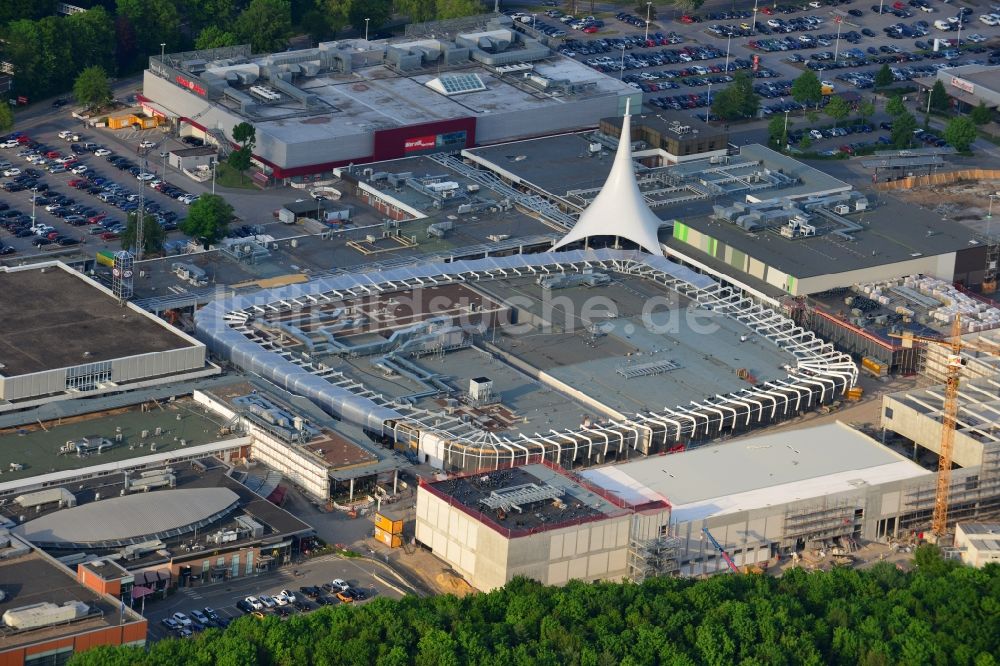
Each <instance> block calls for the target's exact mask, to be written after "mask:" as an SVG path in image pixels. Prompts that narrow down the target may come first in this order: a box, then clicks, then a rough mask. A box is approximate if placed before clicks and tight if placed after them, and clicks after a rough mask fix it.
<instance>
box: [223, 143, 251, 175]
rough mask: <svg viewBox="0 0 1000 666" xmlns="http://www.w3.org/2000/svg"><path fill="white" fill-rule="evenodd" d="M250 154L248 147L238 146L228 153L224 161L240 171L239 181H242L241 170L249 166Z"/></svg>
mask: <svg viewBox="0 0 1000 666" xmlns="http://www.w3.org/2000/svg"><path fill="white" fill-rule="evenodd" d="M251 157H252V154H251V152H250V149H249V148H240V149H239V150H234V151H233V152H231V153H229V157H227V158H226V163H227V164H229V166H231V167H232V168H233V169H235V170H236V171H239V172H240V182H243V172H244V171H246V170H247V169H249V168H250V164H251V161H250V160H251Z"/></svg>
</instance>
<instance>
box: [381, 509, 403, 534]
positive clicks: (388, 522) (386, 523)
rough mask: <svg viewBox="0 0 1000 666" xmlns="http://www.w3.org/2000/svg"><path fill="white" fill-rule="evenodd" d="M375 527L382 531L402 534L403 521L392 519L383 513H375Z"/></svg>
mask: <svg viewBox="0 0 1000 666" xmlns="http://www.w3.org/2000/svg"><path fill="white" fill-rule="evenodd" d="M375 527H376V528H378V529H380V530H382V531H383V532H388V533H389V534H402V533H403V521H402V520H393V519H392V518H390V517H389V516H386V515H385V514H381V513H376V514H375Z"/></svg>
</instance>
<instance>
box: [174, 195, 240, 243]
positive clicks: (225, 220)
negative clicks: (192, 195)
mask: <svg viewBox="0 0 1000 666" xmlns="http://www.w3.org/2000/svg"><path fill="white" fill-rule="evenodd" d="M232 219H233V207H232V206H230V205H229V204H228V203H227V202H226V200H225V199H223V198H222V197H221V196H219V195H217V194H202V195H201V196H200V197H198V198H197V199H196V200H195V202H194V203H192V204H191V206H190V207H189V208H188V214H187V217H186V218H184V221H183V222H182V223H181V231H183V232H184V233H186V234H187V235H188V236H191V237H192V238H198V239H201V241H202V243H204V244H205V247H206V248H207V247H208V246H209V245H211V244H212V243H214V242H215V241H217V240H219V239H220V238H222V237H223V236H225V235H226V230H227V228H228V226H229V222H230V220H232Z"/></svg>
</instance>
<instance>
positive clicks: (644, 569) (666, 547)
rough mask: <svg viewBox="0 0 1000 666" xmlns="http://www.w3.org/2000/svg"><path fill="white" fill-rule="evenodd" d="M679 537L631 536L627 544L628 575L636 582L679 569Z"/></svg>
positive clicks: (665, 574) (669, 573) (672, 572)
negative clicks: (651, 537)
mask: <svg viewBox="0 0 1000 666" xmlns="http://www.w3.org/2000/svg"><path fill="white" fill-rule="evenodd" d="M681 541H682V540H681V538H680V537H676V536H667V537H659V538H656V539H636V538H632V539H630V540H629V544H628V562H627V566H628V577H629V579H631V580H632V581H634V582H636V583H641V582H642V581H644V580H646V579H647V578H653V577H656V576H669V575H672V574H675V573H676V572H677V571H678V570H679V569H680V548H681Z"/></svg>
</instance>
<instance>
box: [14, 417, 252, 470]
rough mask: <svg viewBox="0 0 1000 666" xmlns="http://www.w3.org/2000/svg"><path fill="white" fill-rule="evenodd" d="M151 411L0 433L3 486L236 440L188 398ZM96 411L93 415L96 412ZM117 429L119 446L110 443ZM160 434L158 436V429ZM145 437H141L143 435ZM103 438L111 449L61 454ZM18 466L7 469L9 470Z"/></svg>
mask: <svg viewBox="0 0 1000 666" xmlns="http://www.w3.org/2000/svg"><path fill="white" fill-rule="evenodd" d="M150 404H151V406H152V407H153V409H151V410H148V411H143V410H142V409H141V408H140V407H139V406H135V407H126V408H119V409H108V410H106V411H97V412H91V413H89V414H82V415H79V416H68V417H65V418H59V419H57V420H55V421H48V422H45V427H44V428H43V427H42V426H41V425H39V424H38V423H30V424H26V425H21V426H17V427H12V428H7V429H0V440H2V441H3V445H2V446H0V469H2V470H3V476H2V477H0V479H2V481H3V482H8V481H13V480H16V479H25V478H29V477H33V476H38V475H40V474H49V473H51V472H62V471H67V470H77V469H81V470H82V469H85V468H87V467H93V466H94V465H101V464H105V463H116V462H123V461H127V460H130V459H132V458H140V457H143V456H148V455H151V454H152V453H154V451H153V450H152V448H153V447H152V446H151V445H152V444H155V445H156V446H155V449H156V451H155V453H165V452H181V451H183V450H184V447H182V446H181V440H184V445H185V446H186V447H192V446H198V445H200V444H211V443H213V442H218V441H224V440H227V439H232V438H234V437H237V435H236V434H221V433H220V432H219V431H220V428H221V427H222V426H224V425H225V422H224V420H223V419H222V418H221V417H218V416H214V415H213V414H211V413H209V412H208V410H206V409H205V408H204V407H203V406H201V405H199V404H198V403H196V402H195V401H193V400H191V399H190V398H177V399H175V400H171V401H161V402H158V403H157V404H153V403H150ZM97 408H98V406H97V405H95V406H94V407H92V409H97ZM118 428H121V435H122V441H121V443H118V442H114V440H115V435H116V434H118V432H117V431H118ZM157 428H160V434H159V435H156V434H155V433H156V429H157ZM144 430H145V431H147V436H146V437H145V438H144V437H143V436H142V432H143V431H144ZM91 436H97V437H104V438H106V439H110V440H112V441H113V442H114V446H112V447H111V448H105V449H104V450H103V451H102V452H100V453H96V452H93V453H90V454H88V455H86V456H80V455H77V454H76V453H75V452H72V453H60V452H59V451H60V449H61V448H62V446H63V445H65V444H66V443H67V442H70V441H76V440H79V439H81V438H83V437H91ZM12 463H14V464H17V465H20V466H22V469H20V470H13V469H11V467H10V466H11V464H12Z"/></svg>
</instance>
